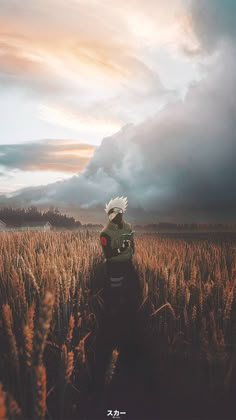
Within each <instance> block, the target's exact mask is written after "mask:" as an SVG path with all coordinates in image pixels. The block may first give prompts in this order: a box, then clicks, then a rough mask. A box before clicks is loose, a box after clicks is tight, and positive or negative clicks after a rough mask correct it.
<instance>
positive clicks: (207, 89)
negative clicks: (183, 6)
mask: <svg viewBox="0 0 236 420" xmlns="http://www.w3.org/2000/svg"><path fill="white" fill-rule="evenodd" d="M235 8H236V4H235V2H233V1H226V2H220V1H219V0H214V1H213V0H212V1H211V0H206V1H204V2H203V1H198V2H197V1H194V2H192V16H193V24H194V28H195V31H196V34H197V36H198V38H199V40H200V42H201V46H202V50H205V52H212V51H213V50H215V51H217V53H216V54H215V55H214V56H212V58H211V60H209V62H210V61H211V64H208V67H207V68H204V71H205V74H206V76H205V78H204V79H202V80H201V81H200V82H198V83H195V84H194V85H192V87H191V88H190V90H189V92H188V95H187V96H186V98H185V100H184V101H182V102H176V103H172V104H171V105H169V106H168V107H166V109H165V110H164V111H162V112H161V113H159V114H157V115H156V116H153V117H151V118H149V119H147V120H146V121H145V122H144V123H142V124H139V125H129V126H126V127H124V128H123V129H122V130H121V131H120V132H118V133H116V134H115V135H113V136H112V137H109V138H105V139H104V140H103V141H102V144H101V146H100V147H98V148H97V149H96V150H95V153H94V155H93V157H92V158H91V159H90V160H89V162H88V163H87V166H86V167H85V169H84V171H83V172H82V173H81V174H80V175H77V176H74V177H73V178H71V179H69V180H66V181H63V182H57V183H54V184H51V185H48V186H46V187H37V188H27V189H24V190H21V191H18V192H16V193H15V194H13V195H12V197H11V198H10V199H9V202H11V203H13V202H15V203H20V204H21V205H26V204H27V205H28V204H36V205H40V206H41V205H42V206H43V205H45V206H46V205H51V204H53V205H58V206H60V207H61V208H66V207H67V208H70V209H74V210H76V209H78V211H79V212H80V213H81V214H82V215H84V219H85V218H86V214H88V215H89V217H91V215H92V214H93V215H94V216H95V217H96V218H97V220H101V218H102V217H104V210H103V209H104V203H105V202H107V201H108V200H109V199H110V198H111V197H112V196H116V195H127V196H128V199H129V215H131V216H132V217H133V218H135V219H136V220H137V221H138V220H143V221H147V220H172V221H179V222H181V221H182V222H184V221H198V222H209V221H210V222H235V219H236V190H235V185H234V184H235V179H236V165H235V156H236V134H235V133H236V119H235V115H236V72H235V68H236V49H235V46H234V37H235V31H236V28H235V25H234V19H235V15H236V13H235ZM0 202H2V203H3V202H6V197H5V196H1V197H0Z"/></svg>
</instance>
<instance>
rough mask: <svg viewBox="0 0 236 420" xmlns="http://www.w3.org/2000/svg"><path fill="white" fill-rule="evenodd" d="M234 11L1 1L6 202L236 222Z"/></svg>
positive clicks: (207, 2)
mask: <svg viewBox="0 0 236 420" xmlns="http://www.w3.org/2000/svg"><path fill="white" fill-rule="evenodd" d="M235 18H236V4H235V2H234V0H225V1H224V2H222V1H220V0H204V1H203V0H165V1H164V0H155V1H154V0H149V1H148V2H145V1H144V0H129V2H127V1H125V0H120V1H119V2H114V1H112V0H86V1H85V0H67V1H65V0H57V1H55V0H38V1H37V2H36V1H35V2H33V1H29V0H22V1H21V2H19V1H16V0H0V115H1V118H0V205H1V206H5V205H14V206H24V207H27V206H29V205H36V206H37V207H38V208H48V207H49V206H52V205H53V206H56V207H58V208H59V209H61V210H62V211H65V212H68V213H70V214H73V215H74V216H75V217H76V218H77V219H80V220H81V221H82V222H85V223H86V222H91V221H93V222H94V221H98V222H103V221H104V220H105V217H106V215H105V213H104V205H105V203H106V202H108V201H109V200H110V198H112V197H116V196H119V195H120V196H127V197H128V205H129V207H128V210H127V217H128V214H129V218H130V219H131V221H136V222H150V221H153V222H156V221H172V222H181V223H182V222H199V223H201V222H203V223H204V222H229V223H231V222H236V216H235V215H236V192H235V188H234V179H235V177H236V169H235V164H234V156H236V150H235V149H236V139H235V132H236V121H235V111H236V95H235V94H236V92H235V91H236V72H235V65H236V51H235V38H236V25H235Z"/></svg>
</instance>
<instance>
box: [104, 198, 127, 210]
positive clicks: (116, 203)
mask: <svg viewBox="0 0 236 420" xmlns="http://www.w3.org/2000/svg"><path fill="white" fill-rule="evenodd" d="M127 205H128V198H127V197H123V196H122V197H116V198H112V199H111V200H110V201H109V203H108V204H106V206H105V212H106V213H107V214H108V212H109V211H110V210H111V209H114V207H118V208H120V209H121V210H122V211H123V213H124V212H125V211H126V209H127Z"/></svg>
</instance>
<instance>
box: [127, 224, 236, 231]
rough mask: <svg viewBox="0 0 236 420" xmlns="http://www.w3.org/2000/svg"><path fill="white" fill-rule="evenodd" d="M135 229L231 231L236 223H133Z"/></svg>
mask: <svg viewBox="0 0 236 420" xmlns="http://www.w3.org/2000/svg"><path fill="white" fill-rule="evenodd" d="M134 229H136V230H150V231H156V230H157V231H164V230H168V231H188V230H191V231H192V230H193V231H194V230H195V231H199V230H201V231H202V230H206V231H207V230H213V231H215V230H216V231H228V230H229V231H231V230H236V224H226V223H168V222H159V223H148V224H143V225H134Z"/></svg>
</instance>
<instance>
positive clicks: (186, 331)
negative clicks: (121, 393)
mask: <svg viewBox="0 0 236 420" xmlns="http://www.w3.org/2000/svg"><path fill="white" fill-rule="evenodd" d="M135 242H136V256H135V260H134V264H135V266H136V269H137V270H138V272H139V275H140V280H141V284H142V287H143V303H142V305H141V307H140V311H141V312H143V313H144V314H145V316H146V320H147V326H148V328H150V330H151V331H152V332H154V333H155V334H157V335H158V337H159V339H160V338H161V340H162V341H161V343H163V344H161V345H160V346H159V347H160V352H161V351H163V353H164V352H167V353H168V354H169V355H170V356H171V355H172V354H176V353H178V352H179V354H184V357H190V356H191V357H192V355H193V354H195V353H196V349H197V350H198V354H199V355H200V356H201V358H202V357H203V358H204V360H206V361H207V363H208V366H209V372H210V385H211V386H212V387H214V386H215V384H219V383H221V384H222V386H226V387H229V386H230V383H231V381H232V375H233V369H234V367H235V345H236V338H235V337H236V323H235V318H236V317H235V312H236V244H235V241H234V240H231V239H225V240H224V241H220V240H219V241H218V240H210V239H209V240H189V241H186V240H183V239H170V238H159V237H157V236H155V235H148V234H142V235H140V236H137V237H136V239H135ZM102 260H103V257H102V254H101V248H100V244H99V235H98V233H96V232H76V233H70V232H47V233H44V232H4V233H1V242H0V305H1V318H0V340H1V343H2V344H1V349H0V361H1V364H2V365H4V369H3V373H2V374H1V377H0V382H1V383H2V386H1V388H0V414H1V418H4V416H5V417H6V418H8V417H9V418H11V415H10V414H9V413H10V412H12V413H13V412H14V413H15V416H16V418H18V417H19V418H20V416H23V418H35V419H36V418H37V419H44V418H45V417H46V418H47V415H48V414H47V413H49V414H50V415H49V418H58V419H63V416H66V415H67V416H69V415H71V418H73V415H74V416H76V412H77V411H76V410H78V407H77V405H76V404H77V400H78V395H79V387H80V386H81V383H82V382H83V379H84V378H85V376H84V375H85V372H86V373H87V374H89V361H90V357H91V354H92V352H91V344H92V343H93V340H94V336H95V333H96V329H97V327H98V324H97V320H96V308H99V307H100V306H102V301H101V298H100V295H99V293H96V294H95V293H94V295H93V296H92V295H91V294H90V290H89V289H90V285H91V283H90V281H91V277H92V276H94V273H95V272H96V267H97V266H98V265H99V264H100V263H101V262H102ZM94 305H95V306H94ZM181 352H182V353H181ZM194 352H195V353H194ZM90 353H91V354H90ZM117 357H118V353H117V352H116V351H114V352H113V355H112V359H111V366H110V368H109V367H108V370H107V372H108V374H107V378H106V381H107V383H109V382H110V381H111V378H112V375H113V373H114V367H115V365H116V361H117ZM157 357H160V354H159V355H157ZM165 357H166V356H165ZM199 360H200V359H199ZM199 363H200V362H199ZM52 366H53V367H52ZM215 366H217V369H218V371H217V372H219V375H218V377H216V374H215V372H216V368H215ZM6 372H7V374H6ZM68 401H69V404H67V402H68ZM71 401H72V402H73V404H72V403H71ZM67 406H69V407H71V410H72V411H71V412H70V413H68V412H67V411H66V410H68V408H66V407H67ZM57 410H58V411H57ZM73 410H74V411H73ZM17 416H18V417H17ZM64 418H65V417H64Z"/></svg>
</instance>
